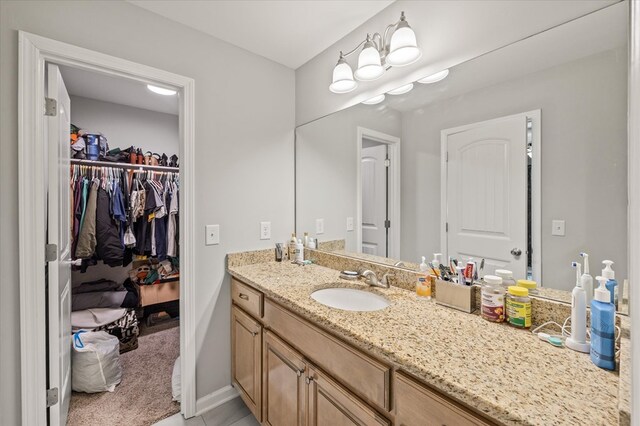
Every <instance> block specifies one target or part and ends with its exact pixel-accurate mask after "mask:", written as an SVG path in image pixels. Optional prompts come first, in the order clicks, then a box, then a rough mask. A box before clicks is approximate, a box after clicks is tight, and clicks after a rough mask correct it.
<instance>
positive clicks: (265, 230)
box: [260, 222, 271, 240]
mask: <svg viewBox="0 0 640 426" xmlns="http://www.w3.org/2000/svg"><path fill="white" fill-rule="evenodd" d="M260 239H261V240H270V239H271V222H260Z"/></svg>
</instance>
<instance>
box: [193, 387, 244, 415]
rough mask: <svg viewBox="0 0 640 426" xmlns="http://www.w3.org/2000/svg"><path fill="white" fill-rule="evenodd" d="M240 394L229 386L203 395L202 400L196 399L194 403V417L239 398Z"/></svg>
mask: <svg viewBox="0 0 640 426" xmlns="http://www.w3.org/2000/svg"><path fill="white" fill-rule="evenodd" d="M239 396H240V394H239V393H238V391H237V390H236V388H234V387H233V386H231V385H228V386H225V387H223V388H221V389H218V390H217V391H215V392H212V393H210V394H209V395H205V396H203V397H202V398H198V400H197V401H196V416H199V415H201V414H202V413H205V412H207V411H209V410H211V409H214V408H216V407H217V406H219V405H222V404H224V403H225V402H227V401H231V400H232V399H233V398H237V397H239Z"/></svg>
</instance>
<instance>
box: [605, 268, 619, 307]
mask: <svg viewBox="0 0 640 426" xmlns="http://www.w3.org/2000/svg"><path fill="white" fill-rule="evenodd" d="M602 263H603V264H604V268H603V269H602V276H603V277H605V278H606V279H607V290H609V294H610V295H611V303H613V306H614V307H615V308H616V309H617V308H618V281H616V273H615V271H614V270H613V268H611V265H613V261H611V260H603V261H602Z"/></svg>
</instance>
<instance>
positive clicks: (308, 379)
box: [304, 377, 313, 384]
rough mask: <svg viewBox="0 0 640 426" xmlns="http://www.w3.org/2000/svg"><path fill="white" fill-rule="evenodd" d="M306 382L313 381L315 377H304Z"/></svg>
mask: <svg viewBox="0 0 640 426" xmlns="http://www.w3.org/2000/svg"><path fill="white" fill-rule="evenodd" d="M304 382H305V383H306V384H310V383H311V382H313V377H307V378H305V379H304Z"/></svg>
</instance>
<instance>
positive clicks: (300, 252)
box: [295, 239, 304, 262]
mask: <svg viewBox="0 0 640 426" xmlns="http://www.w3.org/2000/svg"><path fill="white" fill-rule="evenodd" d="M295 260H296V262H304V245H303V244H302V240H301V239H298V242H297V243H296V259H295Z"/></svg>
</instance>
